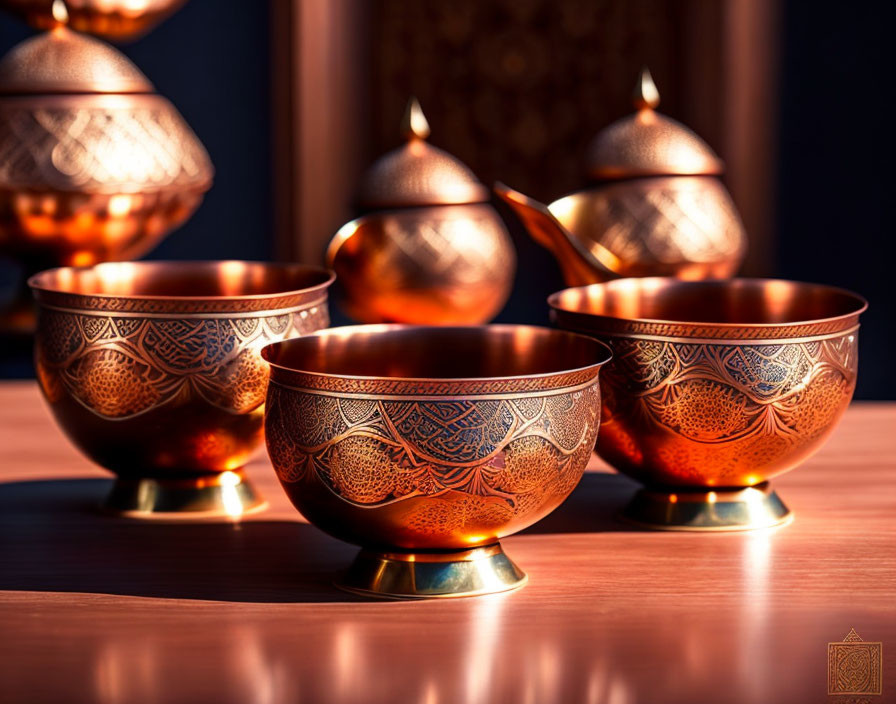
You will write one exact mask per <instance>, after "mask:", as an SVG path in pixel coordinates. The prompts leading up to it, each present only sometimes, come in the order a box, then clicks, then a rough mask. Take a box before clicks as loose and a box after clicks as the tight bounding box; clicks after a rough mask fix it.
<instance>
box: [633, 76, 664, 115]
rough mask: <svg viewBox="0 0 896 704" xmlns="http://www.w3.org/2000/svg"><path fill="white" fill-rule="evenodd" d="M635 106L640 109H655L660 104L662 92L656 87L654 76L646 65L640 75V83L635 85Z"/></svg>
mask: <svg viewBox="0 0 896 704" xmlns="http://www.w3.org/2000/svg"><path fill="white" fill-rule="evenodd" d="M634 97H635V108H636V109H638V110H646V109H650V110H654V109H656V107H657V106H658V105H659V104H660V92H659V91H658V90H657V89H656V84H655V83H654V82H653V76H651V75H650V71H649V70H648V69H647V67H646V66H645V67H644V68H642V69H641V75H640V76H638V84H637V85H636V86H635V96H634Z"/></svg>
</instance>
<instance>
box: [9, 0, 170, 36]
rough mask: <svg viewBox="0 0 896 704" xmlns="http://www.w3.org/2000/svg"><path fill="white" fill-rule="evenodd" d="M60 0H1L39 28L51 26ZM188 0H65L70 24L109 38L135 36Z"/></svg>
mask: <svg viewBox="0 0 896 704" xmlns="http://www.w3.org/2000/svg"><path fill="white" fill-rule="evenodd" d="M59 2H61V0H55V2H54V0H0V5H2V6H3V7H4V8H5V9H7V10H9V11H11V12H15V13H16V14H17V15H19V16H21V17H23V18H24V19H25V21H26V22H28V23H30V24H31V25H33V26H35V27H37V28H39V29H52V28H53V27H55V26H56V24H57V20H56V17H55V16H54V8H53V6H54V4H55V5H56V6H57V9H56V14H57V15H58V12H59V10H58V6H59V5H58V4H59ZM185 3H186V0H65V3H64V4H65V8H66V10H67V12H68V16H69V24H70V25H71V27H72V28H73V29H76V30H78V31H79V32H87V33H88V34H96V35H98V36H101V37H105V38H106V39H112V40H118V41H121V40H128V39H136V38H137V37H139V36H140V35H141V34H144V33H146V32H148V31H149V30H150V29H152V27H154V26H155V25H156V24H158V23H159V22H161V21H162V20H163V19H165V18H166V17H168V16H169V15H171V14H173V13H174V12H175V11H176V10H177V9H178V8H180V7H181V6H182V5H184V4H185Z"/></svg>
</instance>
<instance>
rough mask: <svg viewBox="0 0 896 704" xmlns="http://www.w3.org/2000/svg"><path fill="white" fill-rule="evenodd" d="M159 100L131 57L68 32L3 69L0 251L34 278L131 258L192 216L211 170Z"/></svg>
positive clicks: (23, 52)
mask: <svg viewBox="0 0 896 704" xmlns="http://www.w3.org/2000/svg"><path fill="white" fill-rule="evenodd" d="M153 91H154V89H153V86H152V84H151V83H150V82H149V80H147V78H146V77H145V76H144V75H143V74H142V73H141V72H140V71H139V70H138V69H137V67H136V66H134V65H133V64H132V63H131V62H130V61H129V60H128V59H127V58H126V57H125V56H124V55H123V54H121V53H120V52H118V51H117V50H116V49H114V48H112V47H111V46H109V45H108V44H105V43H103V42H100V41H98V40H96V39H91V38H90V37H86V36H83V35H79V34H76V33H74V32H72V31H70V30H68V29H66V28H65V27H64V26H61V25H60V26H58V27H56V28H55V29H53V30H52V31H50V32H46V33H44V34H41V35H38V36H36V37H33V38H31V39H28V40H26V41H24V42H22V43H21V44H19V45H18V46H16V47H15V48H13V49H12V50H11V51H10V52H9V53H8V54H7V55H6V56H5V57H4V58H3V60H2V61H0V155H2V158H0V253H3V254H6V255H10V256H12V257H15V258H16V259H18V260H20V261H21V262H22V263H23V265H24V268H25V269H26V270H27V271H28V272H29V273H33V272H35V271H38V270H40V269H42V268H47V267H50V266H58V265H76V266H84V265H90V264H94V263H97V262H100V261H106V260H118V259H132V258H135V257H139V256H141V255H142V254H144V253H145V252H148V251H149V250H150V249H152V248H153V247H154V246H155V245H156V244H157V243H158V242H159V240H161V239H162V238H163V237H164V236H165V235H166V234H167V233H168V232H169V231H170V230H171V229H173V228H175V227H177V226H179V225H180V224H182V223H183V222H184V221H185V220H186V219H187V218H189V217H190V215H191V214H192V213H193V211H194V210H195V209H196V208H197V207H198V206H199V203H200V202H201V201H202V197H203V195H204V193H205V192H206V191H207V190H208V189H209V188H210V187H211V183H212V174H213V170H212V166H211V162H210V161H209V158H208V154H207V153H206V151H205V149H204V148H203V146H202V144H200V142H199V140H198V139H197V138H196V135H195V134H193V132H192V130H190V128H189V126H188V125H187V124H186V123H185V122H184V121H183V118H181V116H180V115H179V114H178V112H177V110H176V109H175V108H174V106H172V105H171V103H169V102H168V101H167V100H165V99H164V98H163V97H161V96H160V95H158V94H156V93H155V92H153ZM22 325H23V326H27V321H26V322H25V323H23V324H22Z"/></svg>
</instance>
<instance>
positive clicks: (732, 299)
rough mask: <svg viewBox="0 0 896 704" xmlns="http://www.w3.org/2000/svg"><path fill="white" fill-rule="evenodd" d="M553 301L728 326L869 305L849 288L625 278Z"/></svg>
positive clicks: (622, 314)
mask: <svg viewBox="0 0 896 704" xmlns="http://www.w3.org/2000/svg"><path fill="white" fill-rule="evenodd" d="M549 303H550V305H551V306H552V307H553V308H555V309H558V310H562V311H570V312H574V313H585V314H591V315H599V316H603V317H608V318H617V319H625V320H647V321H650V320H653V321H670V322H681V323H710V324H712V323H718V324H727V325H779V324H793V323H801V322H814V321H818V320H826V319H831V318H839V317H843V316H849V315H856V314H857V313H861V312H862V311H863V310H864V309H865V307H866V306H867V304H866V302H865V301H864V299H862V298H861V297H860V296H857V295H856V294H854V293H850V292H849V291H845V290H843V289H838V288H833V287H831V286H822V285H819V284H807V283H799V282H795V281H781V280H775V279H726V280H718V281H679V280H675V279H667V278H638V279H619V280H616V281H611V282H608V283H604V284H594V285H592V286H582V287H578V288H570V289H566V290H564V291H560V292H558V293H555V294H554V295H553V296H551V297H550V299H549Z"/></svg>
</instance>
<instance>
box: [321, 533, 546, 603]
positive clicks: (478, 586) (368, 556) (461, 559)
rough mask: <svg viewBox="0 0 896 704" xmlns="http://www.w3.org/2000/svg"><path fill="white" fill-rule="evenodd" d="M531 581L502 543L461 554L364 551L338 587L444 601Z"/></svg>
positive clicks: (388, 596)
mask: <svg viewBox="0 0 896 704" xmlns="http://www.w3.org/2000/svg"><path fill="white" fill-rule="evenodd" d="M528 579H529V578H528V577H527V576H526V573H525V572H523V571H522V570H521V569H520V568H519V567H517V566H516V565H515V564H514V563H513V562H512V561H511V560H510V558H509V557H507V555H505V554H504V550H503V549H502V548H501V546H500V545H499V544H497V543H496V544H494V545H488V546H486V547H483V548H476V549H474V550H465V551H461V552H440V553H435V552H414V553H395V552H393V553H377V552H371V551H368V550H362V551H361V552H360V553H359V554H358V557H356V558H355V561H354V562H353V563H352V566H351V567H349V569H348V571H347V572H346V573H345V575H343V578H342V580H341V581H340V582H337V584H336V586H338V587H340V588H342V589H345V590H347V591H350V592H355V593H356V594H363V595H364V596H373V597H379V598H385V599H438V598H448V597H460V596H476V595H479V594H493V593H495V592H504V591H508V590H510V589H518V588H519V587H522V586H523V585H524V584H525V583H526V582H527V581H528Z"/></svg>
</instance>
